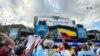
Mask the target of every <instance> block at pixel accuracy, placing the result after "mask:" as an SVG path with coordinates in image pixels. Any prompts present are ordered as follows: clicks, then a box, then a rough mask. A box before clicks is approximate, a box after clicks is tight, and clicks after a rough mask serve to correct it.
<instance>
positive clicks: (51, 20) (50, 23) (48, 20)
mask: <svg viewBox="0 0 100 56" xmlns="http://www.w3.org/2000/svg"><path fill="white" fill-rule="evenodd" d="M38 21H46V23H47V24H48V26H55V25H65V26H70V27H73V26H74V24H73V21H72V20H70V19H67V18H63V19H62V18H61V19H60V18H59V19H54V18H47V17H38Z"/></svg>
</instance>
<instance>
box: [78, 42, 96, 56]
mask: <svg viewBox="0 0 100 56" xmlns="http://www.w3.org/2000/svg"><path fill="white" fill-rule="evenodd" d="M78 56H96V54H95V53H94V52H93V51H90V50H89V47H88V46H87V45H86V44H84V45H82V50H81V51H79V52H78Z"/></svg>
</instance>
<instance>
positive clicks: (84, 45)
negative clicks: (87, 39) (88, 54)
mask: <svg viewBox="0 0 100 56" xmlns="http://www.w3.org/2000/svg"><path fill="white" fill-rule="evenodd" d="M81 47H82V50H89V46H88V45H86V44H83V45H82V46H81Z"/></svg>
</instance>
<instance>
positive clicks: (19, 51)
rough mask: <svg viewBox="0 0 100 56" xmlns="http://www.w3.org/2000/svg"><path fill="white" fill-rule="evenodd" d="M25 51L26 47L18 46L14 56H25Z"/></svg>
mask: <svg viewBox="0 0 100 56" xmlns="http://www.w3.org/2000/svg"><path fill="white" fill-rule="evenodd" d="M25 49H26V47H24V46H19V47H17V48H16V49H15V54H16V55H18V56H22V55H24V54H25Z"/></svg>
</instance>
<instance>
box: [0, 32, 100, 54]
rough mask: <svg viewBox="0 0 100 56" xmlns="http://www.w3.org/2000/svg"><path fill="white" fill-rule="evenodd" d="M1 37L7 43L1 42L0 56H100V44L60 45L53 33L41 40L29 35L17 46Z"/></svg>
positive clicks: (3, 34)
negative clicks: (53, 37) (57, 43)
mask: <svg viewBox="0 0 100 56" xmlns="http://www.w3.org/2000/svg"><path fill="white" fill-rule="evenodd" d="M0 36H1V38H2V39H3V40H5V41H7V43H3V42H0V56H100V44H95V42H92V41H87V43H84V44H82V45H79V46H74V47H73V46H71V45H69V44H68V43H67V42H65V41H64V39H62V42H61V44H60V45H56V44H55V41H54V40H53V39H51V38H50V36H51V32H50V31H49V32H48V33H47V35H46V36H45V37H44V38H42V39H39V38H38V36H37V35H28V36H27V38H26V39H25V40H24V41H23V42H21V43H19V45H16V43H15V42H14V41H13V40H12V39H10V38H9V37H8V36H7V35H6V34H5V33H0Z"/></svg>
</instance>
